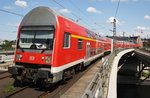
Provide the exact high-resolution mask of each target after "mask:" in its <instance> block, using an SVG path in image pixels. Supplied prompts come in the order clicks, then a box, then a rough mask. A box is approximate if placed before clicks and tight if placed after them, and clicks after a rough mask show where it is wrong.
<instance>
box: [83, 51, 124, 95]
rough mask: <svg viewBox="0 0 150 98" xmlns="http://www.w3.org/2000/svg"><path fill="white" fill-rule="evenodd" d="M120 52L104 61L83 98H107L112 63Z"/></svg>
mask: <svg viewBox="0 0 150 98" xmlns="http://www.w3.org/2000/svg"><path fill="white" fill-rule="evenodd" d="M120 51H122V50H116V51H115V52H114V53H112V54H110V56H109V57H108V58H106V59H105V60H104V62H103V64H102V65H101V66H100V67H99V69H98V71H97V72H96V74H95V76H94V78H93V79H92V80H91V82H90V84H89V85H88V87H87V89H86V90H85V92H84V94H83V95H82V97H81V98H107V94H108V87H109V79H110V73H111V69H112V68H111V67H112V62H113V60H114V58H115V56H116V53H118V52H120Z"/></svg>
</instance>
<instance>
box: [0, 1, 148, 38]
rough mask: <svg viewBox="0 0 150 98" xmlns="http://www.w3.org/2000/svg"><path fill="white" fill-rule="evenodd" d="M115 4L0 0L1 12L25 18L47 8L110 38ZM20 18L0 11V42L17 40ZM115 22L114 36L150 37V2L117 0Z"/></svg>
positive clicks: (102, 2)
mask: <svg viewBox="0 0 150 98" xmlns="http://www.w3.org/2000/svg"><path fill="white" fill-rule="evenodd" d="M54 1H56V2H58V3H59V4H61V5H62V6H63V7H61V6H60V5H58V4H57V3H56V2H54ZM117 4H118V0H0V9H3V10H7V11H11V12H15V13H18V14H21V15H25V14H27V13H28V12H29V11H30V10H31V9H33V8H35V7H37V6H48V7H50V8H52V9H54V10H56V11H58V12H60V13H61V14H63V15H64V16H66V17H68V18H71V19H73V20H74V21H77V20H78V23H79V24H81V25H83V26H85V27H87V28H89V29H91V30H93V31H95V32H96V33H99V34H101V35H104V36H106V35H112V32H111V30H112V24H111V20H112V19H113V17H114V16H115V12H116V8H117ZM22 18H23V17H21V16H17V15H12V14H9V13H5V12H2V11H0V39H9V40H13V39H16V36H17V29H18V25H19V24H20V22H21V20H22ZM116 19H117V36H122V32H125V35H126V36H133V35H140V36H141V37H145V38H147V37H149V38H150V0H120V5H119V9H118V13H117V16H116ZM141 31H143V33H140V32H141Z"/></svg>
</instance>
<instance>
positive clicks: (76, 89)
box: [60, 60, 102, 98]
mask: <svg viewBox="0 0 150 98" xmlns="http://www.w3.org/2000/svg"><path fill="white" fill-rule="evenodd" d="M101 65H102V60H99V61H98V62H96V64H95V65H94V66H93V67H92V68H91V69H90V70H88V72H86V74H85V75H84V76H82V77H81V78H80V79H79V80H78V81H77V82H76V83H75V84H74V85H73V86H72V87H71V88H70V89H68V90H67V91H66V92H65V93H64V94H63V95H62V96H61V97H60V98H81V96H82V95H83V93H84V92H85V90H86V88H87V86H88V85H89V84H90V82H91V80H92V78H93V76H94V75H95V74H96V72H97V70H98V69H99V67H100V66H101Z"/></svg>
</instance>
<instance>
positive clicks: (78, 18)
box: [52, 0, 91, 27]
mask: <svg viewBox="0 0 150 98" xmlns="http://www.w3.org/2000/svg"><path fill="white" fill-rule="evenodd" d="M52 1H53V2H55V3H56V4H57V5H59V6H60V7H62V8H63V9H67V8H66V7H64V6H63V5H62V4H60V3H59V2H58V1H56V0H52ZM71 14H72V15H73V16H75V17H76V18H77V21H79V20H81V21H83V22H84V23H85V24H86V25H87V26H89V27H91V25H90V24H88V23H87V22H86V21H84V20H82V19H81V18H80V17H79V16H77V15H76V14H74V13H71ZM77 21H76V22H77Z"/></svg>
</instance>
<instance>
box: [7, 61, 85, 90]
mask: <svg viewBox="0 0 150 98" xmlns="http://www.w3.org/2000/svg"><path fill="white" fill-rule="evenodd" d="M83 69H84V67H83V63H80V64H77V65H75V66H73V67H71V68H68V69H65V70H64V71H61V72H58V73H53V74H52V73H51V68H50V67H38V68H37V67H35V66H34V67H32V68H31V67H28V66H25V65H15V66H12V67H9V68H8V71H9V73H11V74H12V77H13V78H14V79H15V81H17V82H19V83H20V84H24V83H26V82H30V83H33V84H35V85H38V86H41V87H49V86H51V85H52V84H55V83H57V82H58V81H63V82H66V81H67V80H68V79H70V78H72V77H73V76H74V74H75V73H77V72H79V71H82V70H83Z"/></svg>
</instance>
